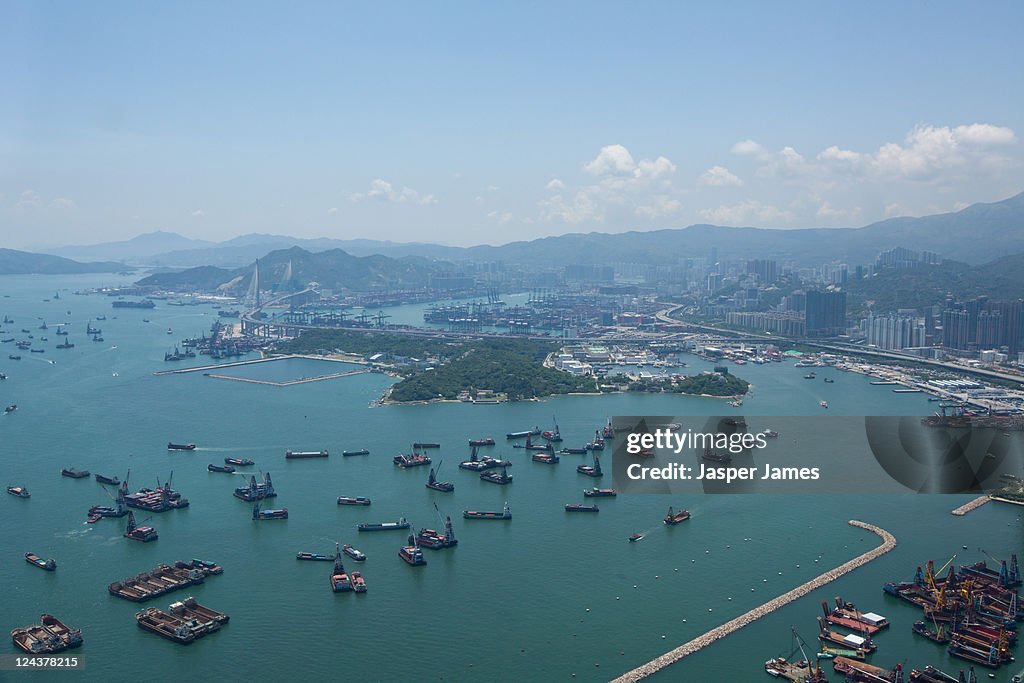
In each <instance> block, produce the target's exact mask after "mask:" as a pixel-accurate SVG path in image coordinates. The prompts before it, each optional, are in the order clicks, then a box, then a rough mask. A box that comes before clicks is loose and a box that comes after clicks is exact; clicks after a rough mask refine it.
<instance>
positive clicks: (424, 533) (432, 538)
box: [409, 517, 459, 550]
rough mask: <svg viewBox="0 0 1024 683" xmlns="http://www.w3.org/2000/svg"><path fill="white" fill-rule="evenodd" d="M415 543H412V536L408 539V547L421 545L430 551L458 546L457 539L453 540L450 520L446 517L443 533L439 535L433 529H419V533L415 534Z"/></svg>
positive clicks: (453, 535)
mask: <svg viewBox="0 0 1024 683" xmlns="http://www.w3.org/2000/svg"><path fill="white" fill-rule="evenodd" d="M415 541H416V542H415V543H413V539H412V536H410V537H409V544H410V545H417V544H418V545H421V546H423V547H424V548H430V549H431V550H441V549H442V548H454V547H455V546H457V545H458V544H459V539H457V538H455V531H454V530H453V529H452V518H451V517H447V518H445V521H444V533H439V532H437V531H434V530H433V529H420V530H419V533H417V534H416V539H415Z"/></svg>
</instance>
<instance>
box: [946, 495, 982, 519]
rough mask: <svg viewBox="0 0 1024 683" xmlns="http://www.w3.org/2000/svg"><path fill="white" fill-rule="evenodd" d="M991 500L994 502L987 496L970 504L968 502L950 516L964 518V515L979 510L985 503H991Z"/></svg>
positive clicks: (951, 512)
mask: <svg viewBox="0 0 1024 683" xmlns="http://www.w3.org/2000/svg"><path fill="white" fill-rule="evenodd" d="M990 500H992V499H991V498H990V497H989V496H987V495H986V496H978V497H977V498H975V499H974V500H972V501H970V502H967V503H964V504H963V505H961V506H960V507H958V508H956V509H955V510H951V511H950V514H953V515H956V516H957V517H963V516H964V515H966V514H967V513H968V512H970V511H971V510H977V509H978V508H980V507H981V506H982V505H984V504H985V503H987V502H989V501H990Z"/></svg>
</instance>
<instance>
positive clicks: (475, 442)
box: [469, 437, 494, 446]
mask: <svg viewBox="0 0 1024 683" xmlns="http://www.w3.org/2000/svg"><path fill="white" fill-rule="evenodd" d="M469 445H470V446H493V445H494V439H492V438H491V437H487V438H486V439H470V440H469Z"/></svg>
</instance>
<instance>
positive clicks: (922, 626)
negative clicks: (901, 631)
mask: <svg viewBox="0 0 1024 683" xmlns="http://www.w3.org/2000/svg"><path fill="white" fill-rule="evenodd" d="M910 628H911V630H913V632H914V633H916V634H917V635H919V636H922V637H924V638H927V639H928V640H930V641H932V642H933V643H939V644H940V645H946V644H948V643H949V642H950V641H951V640H953V637H952V636H951V635H950V634H949V632H948V631H946V627H945V626H944V625H942V624H940V623H938V622H936V623H935V630H932V629H930V628H928V624H927V623H926V622H923V621H915V622H914V623H913V625H911V627H910Z"/></svg>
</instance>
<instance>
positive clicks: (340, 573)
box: [331, 543, 352, 593]
mask: <svg viewBox="0 0 1024 683" xmlns="http://www.w3.org/2000/svg"><path fill="white" fill-rule="evenodd" d="M331 590H332V591H334V592H335V593H348V592H350V591H351V590H352V579H351V578H349V575H348V574H347V573H345V565H344V564H342V562H341V550H340V549H339V548H338V544H337V543H335V544H334V571H333V572H332V573H331Z"/></svg>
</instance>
